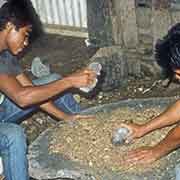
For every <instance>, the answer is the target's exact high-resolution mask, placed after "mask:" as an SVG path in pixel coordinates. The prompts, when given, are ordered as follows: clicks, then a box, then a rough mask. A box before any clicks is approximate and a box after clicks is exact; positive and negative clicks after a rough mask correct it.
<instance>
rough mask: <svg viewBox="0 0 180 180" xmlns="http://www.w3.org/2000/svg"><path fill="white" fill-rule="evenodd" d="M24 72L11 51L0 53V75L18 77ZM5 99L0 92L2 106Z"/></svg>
mask: <svg viewBox="0 0 180 180" xmlns="http://www.w3.org/2000/svg"><path fill="white" fill-rule="evenodd" d="M22 72H23V71H22V69H21V67H20V65H19V62H18V59H17V57H16V56H14V55H12V53H10V52H9V51H3V52H1V53H0V74H9V75H14V76H17V75H18V74H21V73H22ZM4 98H5V96H4V94H2V93H1V92H0V104H1V103H2V102H3V101H4Z"/></svg>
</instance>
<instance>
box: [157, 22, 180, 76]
mask: <svg viewBox="0 0 180 180" xmlns="http://www.w3.org/2000/svg"><path fill="white" fill-rule="evenodd" d="M155 58H156V61H157V63H158V64H159V65H160V66H161V67H162V68H163V69H164V70H165V71H166V73H167V76H169V77H172V76H173V74H174V73H173V69H177V68H180V23H177V24H175V25H174V26H172V28H171V29H170V30H169V31H168V33H167V35H166V36H165V37H163V39H162V40H158V41H157V43H156V46H155Z"/></svg>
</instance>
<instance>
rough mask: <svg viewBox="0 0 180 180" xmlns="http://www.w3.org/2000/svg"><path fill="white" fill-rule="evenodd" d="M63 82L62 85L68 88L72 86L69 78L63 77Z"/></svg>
mask: <svg viewBox="0 0 180 180" xmlns="http://www.w3.org/2000/svg"><path fill="white" fill-rule="evenodd" d="M63 80H64V83H65V84H66V85H67V86H68V88H71V87H73V86H74V85H73V81H72V79H71V78H70V77H65V78H63Z"/></svg>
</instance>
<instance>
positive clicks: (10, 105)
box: [0, 74, 80, 180]
mask: <svg viewBox="0 0 180 180" xmlns="http://www.w3.org/2000/svg"><path fill="white" fill-rule="evenodd" d="M57 79H60V76H59V75H57V74H51V75H49V76H46V77H43V78H40V79H37V80H35V81H33V83H34V84H35V85H42V84H47V83H50V82H53V81H55V80H57ZM54 103H55V104H56V106H57V107H58V108H59V109H61V110H62V111H64V112H66V113H70V114H75V113H79V112H80V106H79V104H78V103H77V102H76V101H75V100H74V98H73V96H72V94H70V93H66V94H63V95H61V96H60V97H58V98H57V99H56V100H55V101H54ZM37 108H38V106H32V107H29V108H26V109H22V108H20V107H18V106H17V105H16V104H15V103H14V102H12V101H11V100H10V99H8V98H6V99H5V100H4V102H3V103H2V104H1V105H0V155H1V157H2V160H3V168H4V175H5V177H6V180H28V179H29V177H28V165H27V164H28V163H27V157H26V152H27V146H26V137H25V135H24V132H23V130H22V128H21V127H20V126H19V125H17V124H19V123H20V122H21V121H22V119H23V118H24V117H25V116H26V115H28V114H30V113H32V112H34V111H36V110H37Z"/></svg>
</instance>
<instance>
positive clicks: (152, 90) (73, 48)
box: [21, 35, 180, 143]
mask: <svg viewBox="0 0 180 180" xmlns="http://www.w3.org/2000/svg"><path fill="white" fill-rule="evenodd" d="M84 40H85V39H83V38H74V37H64V36H60V35H44V36H42V37H41V38H40V39H38V40H37V41H36V42H34V43H33V46H31V47H30V48H29V50H28V51H27V54H26V55H25V56H24V57H23V59H22V61H21V63H22V65H23V67H24V68H25V73H27V74H28V75H30V76H31V77H32V78H33V76H32V74H31V73H30V71H29V70H30V65H31V61H32V60H33V58H34V57H36V56H38V57H40V58H41V59H42V60H43V62H45V63H48V64H50V67H51V71H52V72H57V73H60V74H61V75H63V76H66V75H68V74H69V73H72V72H74V71H76V70H79V69H80V68H82V67H85V66H86V65H87V64H88V62H89V58H90V57H92V56H93V55H94V54H95V52H96V51H97V50H98V49H95V48H88V47H86V45H85V42H84ZM164 84H165V81H163V80H161V79H159V78H158V79H153V78H152V77H148V76H142V77H141V78H139V79H137V78H134V77H130V78H129V80H128V86H126V87H123V88H122V87H119V88H117V89H114V90H113V91H110V92H102V91H98V92H97V93H95V94H91V95H87V94H82V93H81V92H80V91H76V92H75V94H76V98H77V99H78V101H80V103H81V105H82V107H84V108H87V107H91V106H97V105H99V104H105V103H111V102H116V101H119V100H122V99H128V98H148V97H164V96H179V90H180V88H179V87H180V86H179V84H175V83H171V84H170V86H169V87H168V88H166V87H164ZM55 123H56V122H55V121H54V120H53V119H52V118H51V117H49V116H47V115H46V114H45V113H42V112H39V113H36V114H34V115H33V116H32V117H30V118H28V121H24V122H23V123H22V126H23V127H24V128H25V130H26V132H27V135H28V140H29V143H30V142H32V141H33V140H34V139H35V138H36V137H37V136H38V135H39V134H40V133H41V132H42V131H44V130H45V129H47V128H48V127H50V126H52V125H54V124H55Z"/></svg>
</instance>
